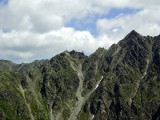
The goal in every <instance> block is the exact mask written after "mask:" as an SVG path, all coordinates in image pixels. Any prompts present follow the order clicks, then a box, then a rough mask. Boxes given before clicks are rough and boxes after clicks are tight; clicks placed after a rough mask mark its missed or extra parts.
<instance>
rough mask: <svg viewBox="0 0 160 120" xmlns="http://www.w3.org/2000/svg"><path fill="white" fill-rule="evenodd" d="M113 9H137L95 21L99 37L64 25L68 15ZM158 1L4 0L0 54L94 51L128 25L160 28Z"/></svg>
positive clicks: (19, 56) (21, 57) (22, 57)
mask: <svg viewBox="0 0 160 120" xmlns="http://www.w3.org/2000/svg"><path fill="white" fill-rule="evenodd" d="M112 8H133V9H134V8H135V9H137V8H138V9H140V11H139V12H137V13H134V14H130V15H120V16H117V17H115V18H113V19H107V18H101V19H99V20H98V21H97V23H95V24H97V29H98V31H99V33H100V34H99V36H98V37H94V35H92V34H91V33H90V32H89V31H77V30H75V29H74V28H72V26H70V27H68V28H67V27H65V24H66V23H67V22H69V21H70V20H71V19H72V18H76V19H82V20H81V21H84V22H85V20H86V19H85V18H86V17H87V16H89V15H95V14H96V15H97V14H98V15H102V14H105V15H106V14H107V13H108V12H109V10H110V9H112ZM159 14H160V1H159V0H152V1H151V0H147V1H146V0H140V1H139V0H132V1H131V0H121V1H119V0H9V4H8V5H5V6H3V5H1V4H0V30H3V29H6V30H7V31H11V32H8V33H4V32H2V31H1V32H0V43H1V44H0V56H1V58H5V59H10V60H14V61H15V62H17V61H31V60H34V59H42V58H50V57H53V56H54V55H55V54H57V53H60V52H62V51H64V50H66V49H67V50H72V49H75V50H78V51H84V52H87V53H92V52H94V51H95V50H96V49H97V48H98V47H106V48H108V47H109V46H110V45H111V44H112V43H115V42H117V41H119V40H120V39H121V38H123V37H124V36H125V35H126V34H127V33H128V32H129V31H131V30H132V29H135V30H137V31H138V32H140V33H142V34H144V35H147V34H149V35H157V34H159V33H160V18H159V16H158V15H159Z"/></svg>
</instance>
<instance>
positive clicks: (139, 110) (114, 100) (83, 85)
mask: <svg viewBox="0 0 160 120" xmlns="http://www.w3.org/2000/svg"><path fill="white" fill-rule="evenodd" d="M0 119H2V120H7V119H8V120H10V119H13V120H29V119H31V120H129V119H133V120H159V119H160V36H157V37H150V36H142V35H140V34H138V33H137V32H136V31H132V32H130V33H129V34H128V35H127V36H126V37H125V38H124V39H123V40H121V41H120V42H119V43H118V44H114V45H112V46H111V47H110V48H109V49H108V50H105V49H103V48H99V49H98V50H97V51H96V52H95V53H93V54H92V55H90V56H85V55H84V54H83V53H80V52H76V51H71V52H68V51H65V52H63V53H61V54H59V55H56V56H55V57H53V58H52V59H50V60H42V61H34V62H32V63H30V64H14V63H12V62H10V61H5V60H1V61H0Z"/></svg>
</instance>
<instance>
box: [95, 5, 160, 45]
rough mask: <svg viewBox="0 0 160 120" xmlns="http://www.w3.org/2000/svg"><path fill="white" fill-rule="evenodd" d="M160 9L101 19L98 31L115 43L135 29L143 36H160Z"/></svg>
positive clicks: (147, 9)
mask: <svg viewBox="0 0 160 120" xmlns="http://www.w3.org/2000/svg"><path fill="white" fill-rule="evenodd" d="M158 14H160V7H151V8H146V9H143V10H141V11H139V12H138V13H135V14H130V15H120V16H118V17H115V18H113V19H106V18H103V19H99V20H98V21H97V29H98V31H99V32H100V34H107V35H108V36H109V37H110V38H112V39H114V40H115V42H117V41H118V40H120V39H122V38H123V37H124V36H125V35H126V34H128V32H129V31H131V30H133V29H135V30H136V31H138V32H139V33H141V34H142V35H152V36H155V35H158V34H160V18H159V17H158Z"/></svg>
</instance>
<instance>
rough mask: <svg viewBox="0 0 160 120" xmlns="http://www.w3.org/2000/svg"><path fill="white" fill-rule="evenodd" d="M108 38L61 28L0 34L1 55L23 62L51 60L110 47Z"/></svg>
mask: <svg viewBox="0 0 160 120" xmlns="http://www.w3.org/2000/svg"><path fill="white" fill-rule="evenodd" d="M107 40H108V38H107V36H100V37H98V38H94V37H93V36H92V35H91V34H90V32H88V31H75V30H74V29H73V28H64V27H63V28H61V29H60V30H58V31H50V32H48V33H43V34H40V33H31V32H17V31H12V32H10V33H3V32H0V43H1V44H0V51H1V52H0V54H1V56H5V57H6V58H16V59H19V60H21V61H26V62H28V61H32V60H34V59H43V58H51V57H53V56H54V55H55V54H58V53H60V52H63V51H65V50H73V49H75V50H77V51H84V52H89V53H92V52H94V51H95V50H96V49H97V48H98V47H108V46H109V45H110V43H108V42H107Z"/></svg>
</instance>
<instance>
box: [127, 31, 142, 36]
mask: <svg viewBox="0 0 160 120" xmlns="http://www.w3.org/2000/svg"><path fill="white" fill-rule="evenodd" d="M134 36H136V37H138V36H141V35H140V34H139V33H138V32H137V31H135V30H132V31H131V32H130V33H129V34H128V35H127V36H126V37H134Z"/></svg>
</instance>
